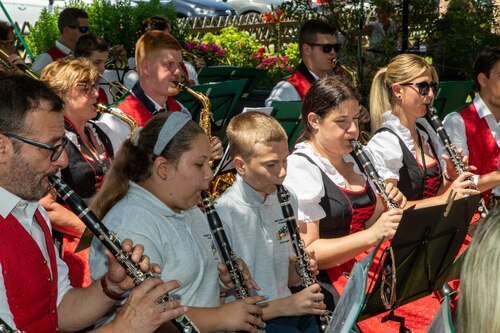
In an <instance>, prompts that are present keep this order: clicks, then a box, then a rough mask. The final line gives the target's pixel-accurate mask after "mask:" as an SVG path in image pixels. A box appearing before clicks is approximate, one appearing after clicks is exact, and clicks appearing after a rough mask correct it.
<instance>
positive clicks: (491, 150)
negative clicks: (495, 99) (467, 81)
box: [460, 103, 500, 199]
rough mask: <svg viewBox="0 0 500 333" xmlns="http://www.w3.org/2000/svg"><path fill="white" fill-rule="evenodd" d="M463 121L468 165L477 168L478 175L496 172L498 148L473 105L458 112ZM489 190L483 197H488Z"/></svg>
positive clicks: (499, 152) (499, 153) (499, 150)
mask: <svg viewBox="0 0 500 333" xmlns="http://www.w3.org/2000/svg"><path fill="white" fill-rule="evenodd" d="M460 116H462V119H463V120H464V124H465V135H466V136H467V147H468V148H469V164H470V165H473V166H475V167H476V168H477V171H476V173H477V174H478V175H484V174H487V173H490V172H493V171H496V170H498V158H499V155H500V147H498V144H497V142H496V140H495V138H494V137H493V135H491V130H490V128H489V127H488V123H487V122H486V119H485V118H480V117H479V114H478V113H477V110H476V108H475V106H474V103H471V104H469V105H468V106H467V107H466V108H465V109H463V110H461V111H460ZM490 193H491V190H489V191H486V192H484V193H483V195H484V196H485V199H486V197H488V196H489V194H490Z"/></svg>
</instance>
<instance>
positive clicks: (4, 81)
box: [0, 73, 64, 134]
mask: <svg viewBox="0 0 500 333" xmlns="http://www.w3.org/2000/svg"><path fill="white" fill-rule="evenodd" d="M0 101H2V103H0V133H10V134H22V133H23V132H24V131H26V130H27V128H28V126H29V124H25V119H26V115H27V114H28V113H29V112H36V111H38V108H39V107H40V103H41V102H42V101H46V102H48V103H49V106H50V110H51V111H53V112H62V111H63V107H64V102H63V100H62V99H61V98H59V96H57V95H56V93H54V92H53V91H52V90H51V89H50V88H49V87H47V86H46V85H45V84H44V83H43V82H41V81H38V80H35V79H32V78H30V77H28V76H26V75H22V74H6V73H0Z"/></svg>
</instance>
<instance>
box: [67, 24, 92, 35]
mask: <svg viewBox="0 0 500 333" xmlns="http://www.w3.org/2000/svg"><path fill="white" fill-rule="evenodd" d="M68 28H71V29H78V31H80V33H82V34H86V33H87V32H89V30H90V27H89V26H88V25H68Z"/></svg>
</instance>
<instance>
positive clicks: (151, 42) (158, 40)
mask: <svg viewBox="0 0 500 333" xmlns="http://www.w3.org/2000/svg"><path fill="white" fill-rule="evenodd" d="M164 49H166V50H176V51H181V50H182V47H181V44H180V43H179V41H178V40H177V39H175V37H174V36H172V35H171V34H169V33H167V32H165V31H160V30H153V31H149V32H146V33H145V34H144V35H142V36H141V38H139V40H138V41H137V43H136V44H135V61H136V63H137V67H136V68H137V71H138V73H139V74H141V66H140V63H141V62H142V60H144V59H146V58H148V56H149V55H151V54H152V53H154V52H156V51H160V50H164Z"/></svg>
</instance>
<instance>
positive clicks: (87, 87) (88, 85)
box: [76, 82, 100, 95]
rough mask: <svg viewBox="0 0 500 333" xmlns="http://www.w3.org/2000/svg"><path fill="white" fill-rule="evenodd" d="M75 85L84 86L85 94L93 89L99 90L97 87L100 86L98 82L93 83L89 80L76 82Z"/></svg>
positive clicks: (88, 93)
mask: <svg viewBox="0 0 500 333" xmlns="http://www.w3.org/2000/svg"><path fill="white" fill-rule="evenodd" d="M76 85H77V86H79V87H84V90H83V92H84V93H85V94H86V95H90V94H91V93H92V90H93V89H95V90H97V91H99V87H100V84H99V82H94V83H90V82H78V83H77V84H76Z"/></svg>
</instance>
